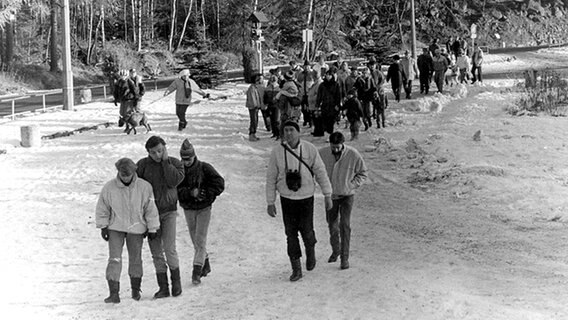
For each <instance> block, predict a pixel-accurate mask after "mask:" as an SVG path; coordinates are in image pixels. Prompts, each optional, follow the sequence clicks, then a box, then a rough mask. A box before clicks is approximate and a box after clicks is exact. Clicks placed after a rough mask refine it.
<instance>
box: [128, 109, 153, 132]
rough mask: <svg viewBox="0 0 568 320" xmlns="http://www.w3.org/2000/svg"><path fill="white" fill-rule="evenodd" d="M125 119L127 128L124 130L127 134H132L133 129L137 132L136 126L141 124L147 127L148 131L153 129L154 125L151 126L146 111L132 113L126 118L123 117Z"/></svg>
mask: <svg viewBox="0 0 568 320" xmlns="http://www.w3.org/2000/svg"><path fill="white" fill-rule="evenodd" d="M123 121H124V123H125V124H126V129H125V130H124V132H126V134H130V132H132V131H134V134H136V133H137V132H136V127H139V126H143V127H144V128H146V133H148V132H150V131H152V127H151V126H150V123H148V117H147V116H146V114H145V113H144V112H134V113H130V114H128V115H127V116H126V118H125V119H123Z"/></svg>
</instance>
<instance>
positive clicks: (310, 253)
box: [266, 121, 332, 281]
mask: <svg viewBox="0 0 568 320" xmlns="http://www.w3.org/2000/svg"><path fill="white" fill-rule="evenodd" d="M314 178H315V181H317V183H318V184H319V186H320V188H321V190H322V193H323V195H324V199H325V208H326V210H330V209H331V206H332V201H331V184H330V182H329V178H328V177H327V173H326V171H325V166H324V164H323V162H322V160H321V157H320V155H319V153H318V149H317V148H316V147H315V146H314V145H313V144H311V143H310V142H308V141H303V140H300V125H299V124H298V123H297V122H294V121H287V122H286V123H284V136H283V142H282V144H281V145H277V146H275V147H274V148H273V149H272V152H271V154H270V160H269V162H268V169H267V173H266V203H267V208H266V211H267V213H268V215H269V216H271V217H276V214H277V211H276V205H275V202H276V191H278V193H279V194H280V204H281V206H282V218H283V219H284V229H285V232H286V239H287V243H288V250H287V251H288V257H289V258H290V263H291V265H292V275H291V276H290V281H298V280H300V279H301V278H302V265H301V261H300V258H301V257H302V250H301V248H300V241H299V239H298V233H300V234H301V235H302V239H303V240H304V246H305V251H306V269H307V270H308V271H309V270H313V269H314V268H315V266H316V255H315V244H316V242H317V240H316V234H315V231H314V191H315V181H314Z"/></svg>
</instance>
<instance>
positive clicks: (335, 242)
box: [325, 195, 354, 259]
mask: <svg viewBox="0 0 568 320" xmlns="http://www.w3.org/2000/svg"><path fill="white" fill-rule="evenodd" d="M353 201H354V196H353V195H349V196H341V197H340V198H338V199H333V207H332V208H331V210H329V211H326V213H325V218H326V221H327V226H328V227H329V243H330V244H331V250H332V251H333V254H335V255H341V258H342V259H348V258H349V243H350V239H351V210H352V209H353Z"/></svg>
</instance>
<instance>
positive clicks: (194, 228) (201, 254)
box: [183, 206, 211, 266]
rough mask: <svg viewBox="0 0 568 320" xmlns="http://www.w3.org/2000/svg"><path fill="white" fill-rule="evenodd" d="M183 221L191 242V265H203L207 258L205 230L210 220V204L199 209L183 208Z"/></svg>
mask: <svg viewBox="0 0 568 320" xmlns="http://www.w3.org/2000/svg"><path fill="white" fill-rule="evenodd" d="M183 211H184V213H185V221H186V222H187V228H188V229H189V235H190V236H191V242H192V243H193V249H194V251H195V252H194V254H193V265H194V266H195V265H198V266H203V264H204V263H205V258H207V249H206V245H207V230H208V229H209V221H210V220H211V206H208V207H207V208H203V209H200V210H191V209H184V210H183Z"/></svg>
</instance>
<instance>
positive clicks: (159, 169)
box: [136, 157, 184, 214]
mask: <svg viewBox="0 0 568 320" xmlns="http://www.w3.org/2000/svg"><path fill="white" fill-rule="evenodd" d="M136 165H137V166H138V169H136V173H137V174H138V176H139V177H140V178H142V179H144V180H146V181H148V182H149V183H150V184H151V185H152V189H153V190H154V196H155V198H156V207H158V211H159V213H160V214H163V213H166V212H170V211H177V201H178V197H177V188H176V187H177V186H178V184H180V183H181V182H182V181H183V178H184V170H183V164H182V163H181V161H179V160H178V159H176V158H173V157H169V159H168V160H165V161H164V160H162V161H161V162H156V161H154V160H152V158H150V157H146V158H142V159H140V160H139V161H138V163H137V164H136Z"/></svg>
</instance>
